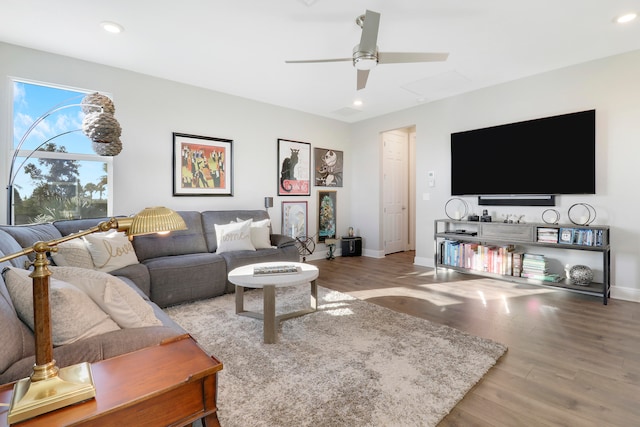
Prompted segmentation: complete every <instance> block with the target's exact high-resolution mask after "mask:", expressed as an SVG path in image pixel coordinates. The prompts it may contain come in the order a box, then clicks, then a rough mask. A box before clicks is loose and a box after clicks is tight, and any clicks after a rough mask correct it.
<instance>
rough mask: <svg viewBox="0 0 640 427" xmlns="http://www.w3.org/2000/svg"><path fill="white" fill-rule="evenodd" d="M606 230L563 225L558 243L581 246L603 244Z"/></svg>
mask: <svg viewBox="0 0 640 427" xmlns="http://www.w3.org/2000/svg"><path fill="white" fill-rule="evenodd" d="M603 234H604V230H602V229H601V228H599V229H592V228H575V227H562V228H560V235H559V237H558V243H563V244H568V245H579V246H602V245H603V239H604V237H603Z"/></svg>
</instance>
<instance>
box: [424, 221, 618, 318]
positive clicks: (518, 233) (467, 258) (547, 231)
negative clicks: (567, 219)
mask: <svg viewBox="0 0 640 427" xmlns="http://www.w3.org/2000/svg"><path fill="white" fill-rule="evenodd" d="M434 243H435V248H436V250H435V255H434V266H435V274H436V275H437V274H438V269H442V268H445V269H450V270H456V271H460V272H462V273H469V274H475V275H479V276H484V277H491V278H494V279H500V280H507V281H510V282H516V283H528V284H534V285H539V286H546V287H550V288H556V289H558V288H560V289H565V290H568V291H571V292H578V293H582V294H587V295H593V296H601V297H602V300H603V304H605V305H606V304H607V301H608V299H609V298H610V296H611V272H610V269H611V248H610V242H609V227H608V226H592V225H590V226H576V225H574V224H566V225H558V224H537V223H531V224H529V223H503V222H474V221H461V220H453V219H437V220H435V221H434ZM478 247H479V248H481V249H482V250H483V251H484V252H483V254H485V255H483V256H485V257H486V258H484V259H483V261H482V263H480V264H481V266H480V268H478V267H479V265H478V263H477V262H476V261H477V259H476V260H475V261H474V258H473V257H476V258H477V257H478V255H477V251H478ZM535 248H553V249H560V250H568V251H591V252H598V253H600V254H601V256H602V275H603V280H602V283H597V282H593V283H590V284H588V285H576V284H572V283H570V282H569V281H568V280H566V279H564V278H562V279H560V278H559V277H555V276H554V275H550V276H549V277H554V278H555V279H559V280H558V281H552V280H547V278H546V277H545V278H544V279H542V280H538V279H532V278H528V277H521V276H520V274H519V272H518V271H515V269H514V268H513V263H514V262H516V260H514V258H513V257H516V258H519V259H520V262H521V261H522V257H521V255H524V254H525V253H526V254H535V253H536V252H531V251H532V250H535ZM493 250H495V252H491V251H493ZM474 251H476V252H474ZM514 254H515V255H514ZM489 256H490V257H489ZM531 256H534V255H531ZM487 259H491V262H492V265H491V266H488V265H487V264H486V262H487V261H486V260H487ZM491 267H496V268H491ZM555 273H556V274H557V273H562V275H564V272H555Z"/></svg>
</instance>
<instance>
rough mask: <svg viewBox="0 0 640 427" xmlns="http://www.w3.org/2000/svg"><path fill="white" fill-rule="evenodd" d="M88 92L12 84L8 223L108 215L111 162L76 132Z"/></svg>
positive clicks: (79, 132) (24, 82) (109, 209)
mask: <svg viewBox="0 0 640 427" xmlns="http://www.w3.org/2000/svg"><path fill="white" fill-rule="evenodd" d="M91 92H93V91H80V90H73V89H67V88H61V87H54V86H51V85H45V84H40V83H33V82H26V81H20V80H14V81H13V147H12V149H11V153H9V154H10V158H13V157H14V155H15V159H14V161H13V162H12V171H10V174H11V176H9V185H12V186H13V187H12V194H13V197H12V200H11V203H12V205H9V206H10V207H9V211H8V212H7V213H8V220H9V222H10V223H13V224H27V223H34V222H43V221H53V220H56V219H76V218H95V217H103V216H109V215H111V205H112V203H111V200H112V196H111V193H112V191H111V181H112V180H111V176H112V165H113V160H112V157H108V156H99V155H97V154H95V153H94V152H93V148H92V145H91V144H92V143H91V140H89V138H87V137H86V136H85V135H84V133H82V131H81V129H82V118H83V112H82V109H81V107H80V106H79V105H78V104H80V103H81V101H82V98H83V97H84V96H85V95H86V94H88V93H91ZM43 116H46V117H45V118H44V119H42V117H43ZM40 119H41V121H40V122H39V123H38V124H37V125H35V126H34V127H33V128H32V129H30V128H31V127H32V126H33V125H34V123H35V122H36V121H38V120H40ZM11 207H13V209H11ZM12 219H13V221H11V220H12Z"/></svg>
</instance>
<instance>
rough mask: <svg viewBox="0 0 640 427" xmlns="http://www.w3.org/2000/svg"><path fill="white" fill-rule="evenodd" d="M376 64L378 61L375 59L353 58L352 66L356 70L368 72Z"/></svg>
mask: <svg viewBox="0 0 640 427" xmlns="http://www.w3.org/2000/svg"><path fill="white" fill-rule="evenodd" d="M377 64H378V60H377V59H376V58H375V57H371V58H366V57H361V58H354V59H353V65H354V66H355V67H356V69H358V70H370V69H372V68H373V67H375V66H376V65H377Z"/></svg>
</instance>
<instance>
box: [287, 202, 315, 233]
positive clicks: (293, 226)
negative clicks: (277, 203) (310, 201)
mask: <svg viewBox="0 0 640 427" xmlns="http://www.w3.org/2000/svg"><path fill="white" fill-rule="evenodd" d="M307 224H308V216H307V202H306V201H304V202H295V201H294V202H291V201H283V202H282V228H281V234H284V235H285V236H289V237H292V238H294V239H305V238H306V237H307V236H308V226H307Z"/></svg>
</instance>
